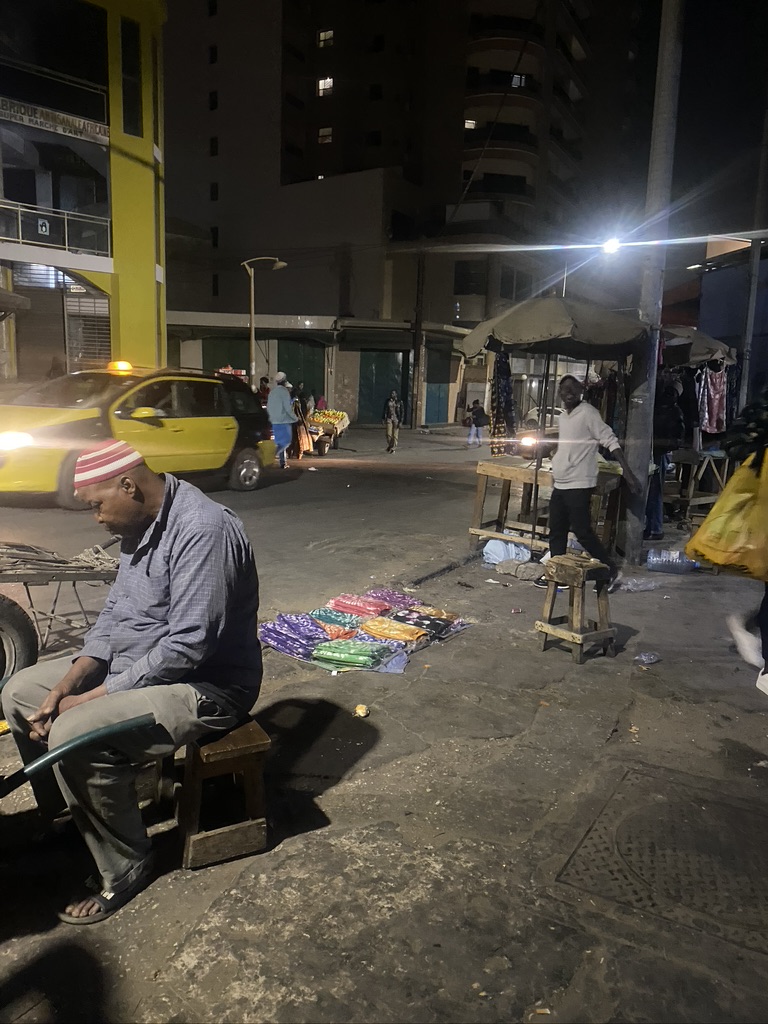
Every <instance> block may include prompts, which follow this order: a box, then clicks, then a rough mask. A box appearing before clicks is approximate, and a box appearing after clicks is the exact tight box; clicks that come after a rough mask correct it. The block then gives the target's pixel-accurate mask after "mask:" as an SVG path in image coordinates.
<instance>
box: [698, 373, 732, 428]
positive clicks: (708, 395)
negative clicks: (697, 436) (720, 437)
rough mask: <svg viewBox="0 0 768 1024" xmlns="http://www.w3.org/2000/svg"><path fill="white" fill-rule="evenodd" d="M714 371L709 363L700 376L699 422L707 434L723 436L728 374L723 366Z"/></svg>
mask: <svg viewBox="0 0 768 1024" xmlns="http://www.w3.org/2000/svg"><path fill="white" fill-rule="evenodd" d="M714 365H716V366H717V365H719V366H720V369H712V366H713V364H712V363H707V365H706V366H705V367H704V369H703V370H702V371H701V373H700V375H699V422H700V424H701V429H702V430H703V431H704V432H705V433H707V434H722V433H723V431H724V430H725V386H726V374H725V368H724V367H722V364H719V363H716V364H714Z"/></svg>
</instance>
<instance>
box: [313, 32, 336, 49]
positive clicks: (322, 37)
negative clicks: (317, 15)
mask: <svg viewBox="0 0 768 1024" xmlns="http://www.w3.org/2000/svg"><path fill="white" fill-rule="evenodd" d="M317 45H318V46H319V47H320V48H321V49H322V48H323V47H324V46H333V29H332V28H324V29H321V30H320V31H319V32H318V33H317Z"/></svg>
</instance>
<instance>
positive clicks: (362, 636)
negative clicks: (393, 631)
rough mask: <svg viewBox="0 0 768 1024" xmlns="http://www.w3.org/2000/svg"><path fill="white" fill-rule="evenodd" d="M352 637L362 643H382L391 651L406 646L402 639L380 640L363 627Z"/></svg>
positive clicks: (400, 649)
mask: <svg viewBox="0 0 768 1024" xmlns="http://www.w3.org/2000/svg"><path fill="white" fill-rule="evenodd" d="M352 639H353V640H360V641H361V642H362V643H364V644H382V645H383V646H384V647H389V649H390V650H391V651H403V650H405V648H406V647H407V646H408V645H407V644H406V643H405V641H403V640H382V639H380V638H379V637H377V636H370V634H368V633H366V632H365V630H364V629H359V630H358V631H357V633H355V635H354V636H353V637H352Z"/></svg>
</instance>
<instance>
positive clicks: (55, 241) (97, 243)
mask: <svg viewBox="0 0 768 1024" xmlns="http://www.w3.org/2000/svg"><path fill="white" fill-rule="evenodd" d="M0 242H16V243H20V244H23V245H37V246H41V247H43V248H46V249H61V250H63V251H65V252H70V253H78V254H85V255H87V256H111V254H112V238H111V222H110V220H109V218H107V217H92V216H90V215H89V214H84V213H71V212H70V211H68V210H50V209H47V208H46V207H43V206H26V205H24V204H23V203H11V202H9V201H8V200H5V199H2V200H0Z"/></svg>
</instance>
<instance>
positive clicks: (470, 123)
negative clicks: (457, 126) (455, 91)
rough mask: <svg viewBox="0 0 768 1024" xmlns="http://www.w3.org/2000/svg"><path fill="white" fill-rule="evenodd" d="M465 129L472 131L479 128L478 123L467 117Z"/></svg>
mask: <svg viewBox="0 0 768 1024" xmlns="http://www.w3.org/2000/svg"><path fill="white" fill-rule="evenodd" d="M464 127H465V128H466V129H468V130H469V131H471V130H472V129H473V128H477V121H473V120H472V118H471V117H465V118H464Z"/></svg>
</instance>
